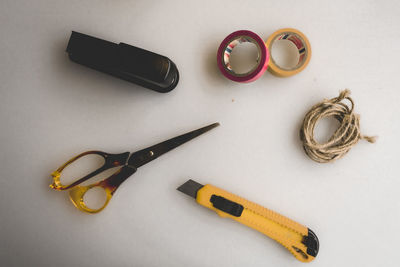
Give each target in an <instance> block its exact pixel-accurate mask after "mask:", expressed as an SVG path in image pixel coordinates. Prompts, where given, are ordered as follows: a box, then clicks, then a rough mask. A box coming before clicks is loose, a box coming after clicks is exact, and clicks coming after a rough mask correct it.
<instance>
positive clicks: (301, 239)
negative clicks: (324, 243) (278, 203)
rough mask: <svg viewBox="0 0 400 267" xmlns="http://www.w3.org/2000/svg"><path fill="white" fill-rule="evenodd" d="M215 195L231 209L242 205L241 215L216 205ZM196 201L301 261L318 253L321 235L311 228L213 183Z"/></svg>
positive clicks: (307, 260) (205, 188) (202, 190)
mask: <svg viewBox="0 0 400 267" xmlns="http://www.w3.org/2000/svg"><path fill="white" fill-rule="evenodd" d="M213 196H214V197H213ZM212 197H213V199H215V198H219V199H222V201H223V202H224V201H225V202H226V203H228V205H227V206H228V208H231V207H232V205H234V204H238V206H240V205H241V206H242V207H243V209H242V208H240V212H239V213H240V215H239V214H235V215H231V214H230V213H227V212H225V211H222V210H221V208H216V207H215V206H216V205H215V202H214V203H212V200H211V198H212ZM226 200H228V201H226ZM196 201H197V202H198V203H199V204H201V205H203V206H205V207H207V208H209V209H211V210H214V211H215V212H216V213H218V215H220V216H222V217H228V218H231V219H233V220H235V221H238V222H240V223H242V224H244V225H246V226H248V227H250V228H253V229H255V230H257V231H259V232H261V233H263V234H265V235H267V236H269V237H270V238H272V239H274V240H275V241H277V242H279V243H280V244H282V245H283V246H284V247H285V248H287V249H288V250H289V251H290V252H291V253H292V254H293V255H294V256H295V257H296V259H298V260H299V261H302V262H310V261H312V260H313V259H314V258H315V256H316V255H317V253H318V248H319V244H318V238H317V237H316V235H315V234H314V233H313V232H312V231H311V230H310V229H308V228H307V227H305V226H303V225H301V224H299V223H297V222H295V221H293V220H291V219H289V218H286V217H285V216H282V215H280V214H278V213H276V212H274V211H272V210H269V209H266V208H264V207H262V206H260V205H258V204H256V203H253V202H250V201H248V200H246V199H243V198H241V197H238V196H236V195H234V194H231V193H229V192H227V191H224V190H222V189H220V188H218V187H215V186H213V185H210V184H207V185H205V186H203V187H202V188H201V189H199V190H198V191H197V196H196ZM230 202H232V203H230Z"/></svg>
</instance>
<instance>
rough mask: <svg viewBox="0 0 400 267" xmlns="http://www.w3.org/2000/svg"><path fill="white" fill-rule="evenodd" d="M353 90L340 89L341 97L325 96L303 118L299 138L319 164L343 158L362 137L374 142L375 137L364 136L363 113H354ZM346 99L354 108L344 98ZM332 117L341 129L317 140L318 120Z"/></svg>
mask: <svg viewBox="0 0 400 267" xmlns="http://www.w3.org/2000/svg"><path fill="white" fill-rule="evenodd" d="M349 95H350V90H348V89H346V90H344V91H342V92H340V95H339V96H338V97H335V98H332V99H325V100H324V101H322V102H320V103H318V104H316V105H314V106H313V107H312V108H311V109H310V111H309V112H308V113H307V114H306V116H305V117H304V121H303V125H302V127H301V129H300V139H301V140H302V142H303V148H304V150H305V152H306V153H307V155H308V156H309V157H310V158H311V159H312V160H314V161H317V162H320V163H326V162H331V161H334V160H336V159H339V158H341V157H343V156H344V155H345V154H346V153H347V152H348V151H349V150H350V149H351V148H352V147H353V146H354V145H355V144H357V142H358V141H359V140H360V139H365V140H366V141H368V142H370V143H374V142H375V140H376V137H370V136H365V135H361V133H360V116H359V115H358V114H355V113H353V109H354V102H353V99H351V97H349ZM344 99H347V100H349V101H350V103H351V107H349V106H348V105H347V104H345V103H342V102H341V101H342V100H344ZM330 116H333V117H334V118H335V119H337V120H338V121H339V123H340V126H339V128H338V129H337V130H336V131H335V133H334V134H333V135H332V136H331V138H330V139H329V140H328V141H327V142H326V143H324V144H320V143H318V142H317V141H316V140H315V139H314V129H315V125H316V124H317V122H318V120H320V119H322V118H325V117H330Z"/></svg>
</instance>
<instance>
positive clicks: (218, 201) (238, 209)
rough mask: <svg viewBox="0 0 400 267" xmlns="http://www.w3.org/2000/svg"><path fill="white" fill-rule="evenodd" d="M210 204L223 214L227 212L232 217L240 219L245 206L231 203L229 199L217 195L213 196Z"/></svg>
mask: <svg viewBox="0 0 400 267" xmlns="http://www.w3.org/2000/svg"><path fill="white" fill-rule="evenodd" d="M210 202H211V203H212V204H213V206H214V208H216V209H219V210H222V211H223V212H226V213H228V214H230V215H233V216H236V217H240V216H241V215H242V212H243V206H242V205H240V204H238V203H236V202H233V201H230V200H229V199H226V198H224V197H221V196H217V195H212V196H211V198H210Z"/></svg>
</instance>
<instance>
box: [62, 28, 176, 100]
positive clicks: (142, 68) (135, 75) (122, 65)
mask: <svg viewBox="0 0 400 267" xmlns="http://www.w3.org/2000/svg"><path fill="white" fill-rule="evenodd" d="M66 51H67V53H68V55H69V58H70V59H71V60H72V61H74V62H76V63H79V64H82V65H85V66H87V67H90V68H93V69H96V70H99V71H102V72H105V73H108V74H110V75H113V76H116V77H119V78H121V79H124V80H126V81H129V82H133V83H135V84H139V85H141V86H143V87H146V88H149V89H152V90H154V91H157V92H160V93H166V92H169V91H171V90H172V89H174V88H175V87H176V85H177V84H178V81H179V72H178V69H177V68H176V66H175V64H174V63H173V62H172V61H171V60H170V59H169V58H167V57H164V56H161V55H159V54H156V53H153V52H150V51H147V50H144V49H141V48H138V47H135V46H131V45H128V44H125V43H119V44H116V43H112V42H109V41H105V40H102V39H98V38H95V37H92V36H89V35H86V34H82V33H79V32H74V31H73V32H72V34H71V37H70V39H69V42H68V47H67V50H66Z"/></svg>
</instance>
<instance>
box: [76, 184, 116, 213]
mask: <svg viewBox="0 0 400 267" xmlns="http://www.w3.org/2000/svg"><path fill="white" fill-rule="evenodd" d="M94 187H101V188H103V189H104V192H105V193H106V197H107V199H106V201H105V202H104V204H103V206H102V207H100V208H98V209H92V208H89V207H88V206H86V204H85V201H84V199H83V197H84V195H85V194H86V192H87V191H89V190H90V189H92V188H94ZM114 191H115V190H114ZM112 196H113V192H112V191H111V190H110V188H108V187H106V186H103V185H102V184H101V182H100V183H95V184H91V185H88V186H81V185H77V186H74V187H72V188H71V190H69V198H70V199H71V201H72V203H73V204H74V206H75V207H76V208H77V209H78V210H80V211H84V212H87V213H98V212H100V211H102V210H103V209H104V208H105V207H106V206H107V204H108V202H110V200H111V197H112Z"/></svg>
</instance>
